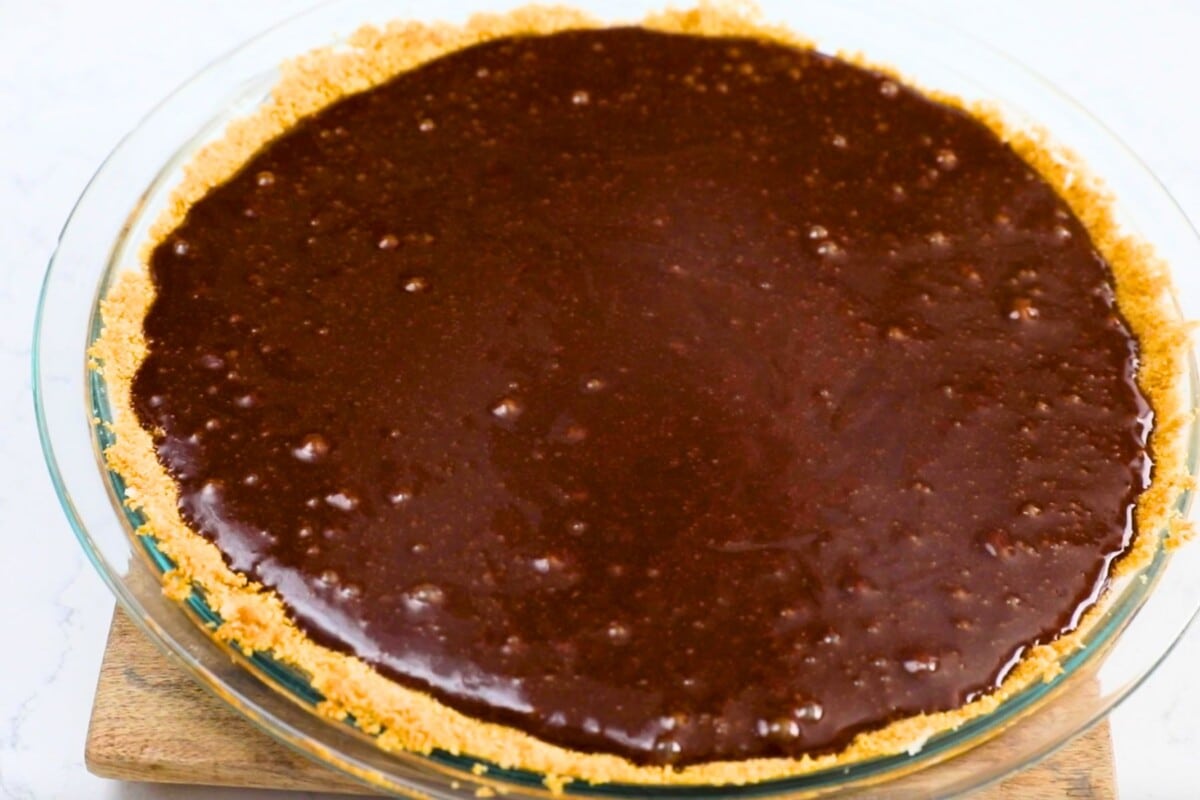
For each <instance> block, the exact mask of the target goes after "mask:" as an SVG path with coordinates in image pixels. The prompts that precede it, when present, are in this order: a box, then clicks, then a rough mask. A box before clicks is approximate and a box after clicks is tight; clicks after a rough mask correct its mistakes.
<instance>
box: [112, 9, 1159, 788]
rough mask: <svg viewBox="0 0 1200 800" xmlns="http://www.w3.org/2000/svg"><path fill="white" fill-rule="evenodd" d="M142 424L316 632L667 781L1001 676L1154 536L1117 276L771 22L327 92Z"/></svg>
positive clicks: (552, 51) (230, 207)
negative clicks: (1143, 532)
mask: <svg viewBox="0 0 1200 800" xmlns="http://www.w3.org/2000/svg"><path fill="white" fill-rule="evenodd" d="M152 274H153V280H154V283H155V285H156V287H157V297H156V299H155V301H154V304H153V306H152V308H151V310H150V313H149V315H148V316H147V318H146V319H145V332H146V336H147V340H148V343H149V354H148V356H147V357H146V359H145V361H144V362H143V364H142V366H141V369H140V371H139V372H138V374H137V377H136V380H135V383H134V404H135V408H136V411H137V414H138V416H139V418H140V420H141V423H142V424H143V425H144V426H145V427H146V428H147V429H149V430H152V431H154V432H155V441H156V446H157V453H158V457H159V459H160V460H161V462H162V463H163V465H164V466H165V467H166V468H167V470H168V471H169V473H170V475H171V476H172V477H173V478H174V480H175V481H176V482H177V483H178V486H179V488H180V492H181V500H180V504H181V511H182V512H183V516H184V518H185V519H186V520H187V521H188V522H189V524H190V525H192V526H193V527H194V528H195V529H196V530H197V531H199V532H200V533H201V534H203V535H204V536H205V537H207V538H209V539H211V540H212V541H213V542H215V543H216V544H217V545H218V546H219V548H220V549H221V551H222V552H223V553H224V554H225V555H226V558H227V560H228V562H229V565H230V566H231V567H232V568H233V569H235V570H238V571H242V572H245V573H246V574H247V575H249V576H251V577H252V578H253V579H255V580H258V581H261V582H262V583H263V584H264V585H265V586H267V587H270V588H272V589H274V590H275V591H276V592H277V593H278V594H279V596H280V597H281V598H282V599H283V601H284V602H285V603H286V605H287V607H288V608H289V609H290V611H291V614H292V615H293V617H294V619H295V621H296V623H297V624H298V625H299V626H300V627H301V629H302V630H304V631H305V632H307V633H308V634H309V635H311V636H312V637H313V638H314V639H316V640H317V641H319V642H321V643H323V644H325V645H328V646H329V647H332V648H335V649H338V650H341V651H344V652H347V653H351V654H354V655H357V656H359V657H360V658H362V659H363V660H364V661H366V662H368V663H370V664H372V665H374V666H375V667H376V668H378V669H379V670H380V671H381V672H383V673H384V674H386V675H388V676H390V677H392V678H394V679H395V680H397V681H399V682H400V683H402V684H404V685H407V686H412V687H416V688H419V689H423V690H427V691H429V692H430V693H432V694H433V695H434V696H436V697H437V698H439V699H440V700H442V701H443V702H445V703H446V704H448V705H450V706H451V707H453V708H456V709H459V710H461V711H464V712H466V713H468V714H470V715H472V716H475V717H478V718H481V719H484V720H489V721H495V722H500V723H504V724H507V725H511V726H515V727H517V728H519V729H522V730H525V731H528V732H530V733H532V734H535V735H536V736H538V737H541V738H543V739H545V740H546V741H549V742H552V743H556V744H560V745H564V746H567V747H570V748H574V749H580V750H587V751H592V752H597V751H599V752H611V753H616V754H620V755H622V756H625V757H627V758H629V759H631V760H633V761H635V762H638V763H643V764H661V763H673V764H688V763H696V762H701V761H709V760H715V759H743V758H747V757H753V756H780V755H787V756H799V755H801V754H804V753H816V752H828V751H832V750H836V749H838V748H840V747H842V746H844V745H846V744H847V743H848V742H849V741H850V739H851V738H853V736H854V735H855V734H856V733H857V732H859V731H863V730H866V729H871V728H877V727H880V726H882V725H884V724H886V723H887V722H888V721H890V720H894V719H897V718H900V717H903V716H907V715H911V714H914V713H918V712H923V711H933V710H942V709H951V708H954V707H957V706H959V705H962V704H963V703H965V702H967V701H969V700H970V699H971V698H973V697H976V696H978V695H980V694H981V693H984V692H987V691H988V690H989V689H990V688H992V687H994V686H996V684H997V682H998V681H999V680H1000V679H1001V678H1002V677H1003V675H1004V674H1005V672H1006V670H1007V669H1009V668H1011V666H1012V665H1013V663H1014V662H1015V661H1016V660H1017V659H1019V657H1020V655H1021V653H1022V652H1023V650H1024V649H1026V648H1028V647H1029V646H1030V645H1031V644H1032V643H1037V642H1046V641H1049V640H1051V639H1053V638H1054V637H1055V636H1057V635H1058V634H1060V633H1061V632H1063V631H1065V630H1069V629H1071V628H1072V626H1073V624H1074V623H1075V622H1077V621H1078V616H1079V614H1080V613H1081V611H1082V610H1083V609H1084V608H1086V606H1087V605H1088V604H1089V603H1090V602H1091V601H1092V600H1093V599H1094V598H1095V595H1096V593H1097V591H1098V590H1099V588H1101V587H1102V585H1103V583H1104V581H1105V579H1106V575H1107V568H1108V564H1109V563H1110V561H1111V560H1112V559H1113V558H1114V557H1115V556H1116V555H1117V554H1119V553H1120V552H1121V551H1122V549H1123V548H1124V547H1126V545H1127V544H1128V542H1129V538H1130V536H1131V521H1130V520H1131V510H1132V505H1133V503H1134V501H1135V499H1136V498H1137V496H1138V493H1139V492H1140V491H1141V490H1142V488H1143V486H1144V484H1145V482H1146V480H1147V475H1148V470H1149V460H1148V458H1147V454H1146V452H1145V441H1146V432H1147V428H1148V426H1149V418H1150V414H1149V408H1148V406H1147V405H1146V403H1145V401H1144V400H1143V398H1142V396H1141V394H1140V392H1139V390H1138V388H1137V386H1136V385H1135V383H1134V381H1133V374H1134V370H1135V365H1136V353H1137V347H1136V343H1135V342H1134V340H1133V338H1132V337H1131V335H1130V333H1129V330H1128V329H1127V327H1126V325H1125V323H1124V322H1123V320H1122V318H1121V316H1120V314H1119V313H1118V312H1117V310H1116V308H1115V306H1114V303H1113V294H1112V290H1111V275H1110V272H1109V269H1108V267H1107V265H1106V264H1105V262H1104V261H1103V260H1102V259H1101V257H1100V256H1099V255H1098V254H1097V252H1096V251H1095V250H1094V248H1093V245H1092V243H1091V241H1090V239H1089V236H1088V233H1087V231H1086V230H1085V229H1084V228H1083V226H1082V225H1081V224H1080V222H1079V220H1078V219H1076V218H1075V217H1074V216H1073V215H1072V214H1071V213H1070V212H1069V211H1068V209H1067V207H1066V205H1065V203H1064V202H1063V201H1062V200H1061V199H1060V198H1059V197H1058V196H1057V195H1056V194H1055V192H1054V191H1053V190H1052V188H1051V187H1050V186H1049V185H1048V184H1047V183H1045V182H1044V181H1043V180H1042V179H1041V178H1040V177H1038V176H1037V175H1036V174H1035V173H1034V172H1032V171H1031V170H1030V169H1029V168H1028V167H1027V166H1026V165H1025V164H1024V163H1023V162H1022V161H1021V160H1020V159H1019V158H1018V157H1017V156H1016V155H1015V154H1014V153H1013V152H1012V150H1011V149H1010V148H1009V147H1008V146H1006V145H1005V144H1003V143H1002V142H1001V141H1000V140H999V139H998V138H997V136H996V135H995V134H994V133H992V132H991V131H990V130H989V129H988V128H987V127H986V126H985V125H984V124H982V123H981V122H979V121H977V120H976V119H974V118H972V117H971V116H970V115H968V114H966V113H964V112H962V111H960V110H958V109H954V108H950V107H948V106H945V105H941V104H938V103H935V102H933V101H931V100H929V99H927V98H925V97H923V96H922V95H920V94H918V93H916V92H914V91H912V90H910V89H908V88H906V87H904V86H902V85H898V84H897V83H895V82H893V81H892V80H891V79H889V78H888V77H886V76H883V75H881V74H878V73H875V72H872V71H869V70H866V69H862V68H859V67H856V66H852V65H849V64H847V63H845V62H843V61H840V60H837V59H834V58H830V57H827V56H823V55H818V54H816V53H812V52H802V51H799V50H796V49H792V48H789V47H786V46H783V45H779V44H772V43H767V42H764V41H757V40H752V39H730V38H702V37H696V36H688V35H678V34H674V35H673V34H664V33H652V32H649V31H647V30H642V29H636V28H627V29H608V30H594V31H577V32H568V33H560V34H554V35H547V36H529V37H523V38H515V39H514V38H508V39H501V40H496V41H492V42H488V43H486V44H482V45H478V46H475V47H471V48H469V49H467V50H463V51H460V52H457V53H454V54H452V55H449V56H446V57H443V58H441V59H438V60H436V61H433V62H431V63H428V64H426V65H425V66H422V67H420V68H418V69H416V70H414V71H411V72H408V73H405V74H402V75H400V76H399V77H397V78H394V79H393V80H391V81H390V82H388V83H386V84H384V85H381V86H379V87H377V88H375V89H372V90H370V91H367V92H364V93H362V94H358V95H356V96H353V97H350V98H348V99H345V100H343V101H340V102H337V103H336V104H334V105H332V106H330V107H328V108H326V109H325V110H323V111H321V112H319V113H317V114H316V115H314V116H312V117H310V118H307V119H305V120H304V121H303V122H301V123H300V124H298V125H297V126H295V127H294V128H293V129H291V130H290V131H288V132H287V133H286V134H285V135H283V136H281V137H280V138H278V139H277V140H276V141H274V142H272V143H270V144H269V145H267V146H266V147H264V148H263V149H262V150H261V151H260V152H259V153H258V154H257V155H256V156H255V157H254V158H253V159H252V160H251V161H250V162H249V163H248V164H247V165H246V166H245V167H244V169H242V170H241V171H240V172H239V173H238V174H237V175H236V176H235V177H234V178H233V179H231V180H230V181H228V182H227V183H226V184H224V185H222V186H220V187H218V188H216V189H214V190H213V191H211V192H210V193H209V194H208V195H207V196H206V197H204V198H203V199H202V200H201V201H199V202H197V203H196V204H195V205H194V206H193V207H192V208H191V210H190V211H189V213H188V215H187V218H186V220H185V221H184V222H183V223H182V224H181V225H180V226H179V228H178V229H177V230H176V231H175V232H174V233H172V234H171V235H169V236H168V237H167V238H166V239H165V240H163V241H162V242H161V243H160V244H159V246H158V247H157V249H156V250H155V251H154V254H153V258H152Z"/></svg>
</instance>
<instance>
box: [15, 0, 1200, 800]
mask: <svg viewBox="0 0 1200 800" xmlns="http://www.w3.org/2000/svg"><path fill="white" fill-rule="evenodd" d="M904 2H905V3H906V4H907V5H908V6H910V7H912V8H913V9H914V10H917V11H919V12H921V13H924V14H926V15H933V16H944V17H946V18H948V19H949V20H950V21H951V22H952V23H953V24H955V25H957V26H958V27H960V28H963V29H967V30H970V31H973V32H974V33H976V34H977V35H979V36H981V37H982V38H984V39H987V40H990V41H991V42H993V43H994V44H996V45H998V46H999V47H1000V48H1001V49H1002V50H1005V51H1007V52H1009V53H1010V54H1012V55H1014V56H1016V57H1017V58H1018V59H1019V60H1022V61H1024V62H1026V63H1027V64H1029V65H1030V66H1032V67H1033V68H1034V69H1036V70H1037V71H1039V72H1041V73H1042V74H1044V75H1046V76H1047V77H1049V78H1050V79H1051V80H1052V81H1053V82H1055V83H1057V84H1058V85H1059V86H1060V87H1062V88H1063V89H1065V90H1066V91H1067V93H1069V94H1071V95H1073V96H1074V97H1075V98H1077V99H1078V100H1079V101H1081V102H1082V103H1083V105H1084V106H1086V107H1087V108H1089V109H1090V110H1091V111H1092V112H1094V113H1095V114H1096V115H1097V116H1098V117H1099V118H1100V119H1102V120H1104V121H1105V122H1106V123H1107V124H1108V125H1109V127H1111V128H1112V129H1113V130H1114V131H1115V132H1116V133H1117V134H1118V135H1119V136H1120V137H1122V138H1123V139H1124V140H1125V141H1126V142H1127V143H1128V144H1129V145H1131V146H1132V148H1133V149H1134V150H1135V151H1136V152H1137V153H1139V154H1140V155H1141V156H1142V158H1143V159H1144V160H1145V161H1146V162H1147V163H1148V164H1149V166H1150V167H1151V169H1152V170H1153V171H1154V172H1155V173H1157V174H1158V176H1159V177H1160V178H1161V179H1162V180H1163V182H1164V183H1165V184H1166V186H1167V188H1168V189H1169V190H1170V191H1171V193H1172V194H1174V195H1175V197H1176V198H1177V199H1178V200H1179V202H1180V204H1181V205H1182V206H1183V208H1184V210H1185V211H1186V212H1188V214H1189V216H1190V217H1191V218H1192V219H1193V220H1200V148H1197V146H1196V142H1197V141H1198V140H1200V103H1197V99H1198V98H1200V88H1198V83H1197V81H1198V80H1200V78H1198V77H1197V76H1200V47H1198V46H1197V38H1198V36H1200V3H1196V2H1194V0H1143V1H1142V2H1138V3H1132V2H1128V0H1106V1H1105V2H1099V0H1093V1H1090V2H1089V1H1086V0H1070V1H1068V0H1055V2H1046V0H1007V1H1006V2H1003V3H963V2H956V1H955V0H904ZM310 4H311V0H257V2H245V1H244V0H206V2H203V3H200V2H188V0H106V1H105V2H94V1H93V0H38V1H37V2H21V0H0V254H3V256H2V259H3V266H2V267H0V375H6V376H9V377H8V380H6V381H3V382H0V408H3V409H4V412H5V413H4V415H3V417H2V418H0V454H2V456H0V530H3V536H2V537H0V564H3V565H4V571H3V579H2V580H0V608H2V609H3V614H2V615H0V640H3V641H8V642H11V643H14V645H17V643H19V645H17V646H19V648H20V650H19V652H17V653H12V654H10V656H9V657H8V658H7V659H6V660H5V665H4V667H3V668H0V673H2V676H3V679H2V680H0V796H4V797H11V798H38V800H41V799H42V798H84V797H86V798H103V797H108V798H168V797H169V798H199V797H218V796H219V797H223V798H230V800H234V799H235V798H236V799H237V800H245V799H246V798H265V797H268V796H275V795H272V793H266V792H238V791H229V792H217V791H214V790H208V789H191V788H187V787H172V788H168V787H151V786H136V785H126V784H119V783H115V782H111V781H105V780H101V779H99V778H95V777H92V776H91V775H89V774H88V772H87V770H86V769H85V768H84V765H83V742H84V735H85V732H86V729H87V719H88V713H89V710H90V707H91V697H92V691H93V688H94V685H95V680H96V673H97V669H98V666H99V661H100V655H101V651H102V649H103V644H104V636H105V632H106V631H107V628H108V621H109V616H110V614H111V609H112V601H111V598H110V596H109V594H108V591H107V589H105V587H104V586H103V584H102V583H101V581H100V579H99V577H98V576H97V575H96V574H95V573H94V572H93V570H92V568H91V566H90V565H89V564H88V563H87V562H86V560H85V559H84V557H83V555H82V553H81V552H80V551H79V548H78V546H77V545H76V544H75V541H74V540H73V538H72V536H71V532H70V529H69V528H68V526H67V523H66V521H65V519H64V517H63V516H62V513H61V512H60V510H59V506H58V503H57V501H56V500H55V498H54V494H53V491H52V490H51V487H50V483H49V480H48V478H47V477H46V474H45V469H44V467H43V462H42V458H41V455H40V452H39V449H38V444H37V438H36V434H35V431H34V425H33V414H32V403H31V400H30V385H29V384H30V382H29V377H28V376H29V349H30V333H31V329H32V325H33V314H34V304H35V299H36V294H37V289H38V286H39V283H40V281H41V278H42V272H43V270H44V268H45V264H46V261H47V259H48V258H49V256H50V253H51V250H52V249H53V246H54V241H55V236H56V235H57V233H58V230H59V228H60V227H61V225H62V223H63V221H64V220H65V218H66V215H67V213H68V212H69V210H70V208H71V205H72V203H73V202H74V200H75V198H76V197H77V196H78V195H79V193H80V191H81V190H82V188H83V186H84V184H85V183H86V182H87V180H88V178H89V177H90V175H91V174H92V172H93V171H94V170H95V169H96V167H97V166H98V165H99V163H100V161H101V160H102V159H103V158H104V156H105V155H106V154H107V153H108V151H109V150H110V149H111V148H112V147H113V146H114V145H115V144H116V142H117V140H118V139H119V138H120V136H121V135H122V134H123V133H124V132H125V131H126V130H127V129H129V128H130V127H132V126H133V125H134V124H135V123H136V122H137V121H138V120H139V118H140V117H141V116H142V115H143V114H144V113H145V112H146V111H147V110H149V108H150V107H151V106H152V105H153V104H154V103H155V102H157V101H158V100H159V99H160V98H161V97H162V96H164V95H165V94H166V93H167V92H169V91H170V90H171V89H172V88H174V87H175V86H176V85H177V84H178V83H180V82H181V81H182V80H183V79H184V78H186V77H187V76H188V75H190V74H191V73H193V72H195V71H196V70H197V69H199V68H200V67H201V66H203V65H204V64H205V63H207V62H208V61H210V60H211V59H213V58H214V57H216V56H217V55H219V54H221V53H222V52H224V51H226V50H227V49H229V48H230V47H231V46H233V45H234V44H237V43H239V42H240V41H242V40H243V39H245V38H247V37H248V36H250V35H251V34H253V33H255V32H257V31H258V30H260V29H262V28H264V27H266V26H267V25H268V24H270V23H271V22H274V21H276V20H279V19H282V18H284V17H287V16H289V15H291V14H293V13H295V12H296V11H298V10H300V9H302V8H305V7H307V6H308V5H310ZM1174 266H1175V269H1176V274H1177V282H1178V283H1179V284H1180V288H1181V294H1182V296H1183V302H1184V304H1185V306H1186V307H1187V311H1188V313H1189V315H1190V316H1191V317H1192V318H1200V264H1176V265H1174ZM1198 671H1200V630H1197V629H1193V630H1192V631H1191V633H1190V635H1189V636H1187V637H1186V638H1185V640H1184V641H1183V642H1182V643H1181V645H1180V646H1179V647H1178V648H1177V649H1176V651H1175V653H1174V655H1172V656H1171V657H1170V659H1169V660H1168V661H1167V662H1166V664H1165V665H1164V666H1163V667H1162V668H1161V669H1160V670H1159V671H1158V672H1157V673H1156V674H1155V675H1154V676H1153V677H1152V678H1151V679H1150V680H1149V681H1148V682H1147V683H1146V685H1145V686H1143V687H1142V688H1141V689H1140V690H1139V691H1138V692H1137V693H1136V694H1135V695H1134V696H1133V698H1132V699H1131V700H1129V701H1128V702H1127V703H1126V704H1125V705H1124V706H1123V707H1121V708H1120V709H1119V710H1118V711H1117V712H1116V713H1115V714H1114V715H1113V732H1114V738H1115V745H1116V754H1117V775H1118V780H1119V783H1120V789H1121V795H1122V797H1124V798H1132V799H1136V800H1142V798H1147V799H1148V798H1185V797H1197V796H1200V692H1196V691H1195V690H1194V688H1193V686H1194V684H1193V680H1194V678H1195V675H1196V673H1197V672H1198Z"/></svg>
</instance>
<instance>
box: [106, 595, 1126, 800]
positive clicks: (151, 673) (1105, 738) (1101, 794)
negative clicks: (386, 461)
mask: <svg viewBox="0 0 1200 800" xmlns="http://www.w3.org/2000/svg"><path fill="white" fill-rule="evenodd" d="M135 712H136V713H135ZM85 758H86V761H87V765H88V769H89V770H91V771H92V772H93V773H95V774H96V775H99V776H101V777H105V778H116V779H119V780H128V781H150V782H156V783H191V784H201V785H205V786H240V787H253V788H269V789H291V790H306V791H324V792H337V793H345V794H360V795H361V794H369V791H367V790H365V789H363V787H361V786H359V785H358V784H356V783H354V782H353V781H351V780H349V779H348V778H344V777H342V776H340V775H337V774H334V773H332V772H330V771H328V770H327V769H325V768H324V767H322V766H320V765H318V764H316V763H315V762H312V761H310V760H308V759H307V758H305V757H304V756H301V755H298V754H296V753H293V752H292V751H291V750H289V749H287V748H286V747H285V746H284V745H282V744H279V743H278V742H276V741H275V740H274V739H271V738H270V737H269V736H267V735H266V734H264V733H260V732H259V731H258V730H256V729H254V728H252V727H251V726H250V725H249V723H247V722H246V721H245V720H243V719H242V718H241V717H240V716H239V715H238V714H237V713H236V712H234V711H233V710H231V709H229V708H227V707H226V706H225V705H223V704H222V703H221V702H220V701H219V700H217V699H216V698H215V697H213V696H212V695H210V694H209V693H208V692H207V691H206V690H204V689H203V688H202V687H200V686H199V685H198V684H196V683H195V681H193V680H192V679H191V678H190V677H189V676H188V675H186V674H185V673H184V672H182V671H181V670H180V669H178V668H177V667H175V666H174V665H172V664H171V663H169V662H168V661H167V660H166V659H165V658H164V657H163V656H162V654H161V653H159V652H158V650H156V649H155V648H154V646H153V645H152V644H151V643H150V642H148V641H146V639H145V638H144V637H143V636H142V634H141V633H140V632H139V631H138V630H137V628H136V627H135V626H134V625H133V623H132V622H130V621H129V619H128V618H127V617H126V616H125V615H124V614H123V613H121V612H120V611H117V612H116V613H115V614H114V615H113V622H112V628H111V630H110V631H109V635H108V645H107V648H106V650H105V653H104V661H103V663H102V664H101V667H100V679H99V683H98V684H97V686H96V700H95V705H94V706H93V708H92V720H91V725H90V726H89V728H88V736H87V744H86V750H85ZM1116 796H1117V795H1116V780H1115V775H1114V772H1113V759H1112V740H1111V738H1110V736H1109V731H1108V724H1107V723H1102V724H1100V725H1097V726H1096V727H1095V728H1093V729H1092V730H1091V731H1089V732H1088V733H1087V734H1085V735H1084V736H1081V737H1079V738H1078V739H1077V740H1075V741H1074V742H1073V743H1071V744H1070V745H1068V746H1067V747H1065V748H1063V749H1062V750H1061V751H1059V752H1058V753H1057V754H1056V755H1055V756H1053V757H1052V758H1050V759H1047V760H1046V761H1044V762H1042V763H1041V764H1040V765H1039V766H1038V767H1036V768H1035V769H1031V770H1027V771H1026V772H1024V773H1021V774H1020V775H1016V776H1014V777H1012V778H1010V779H1009V780H1007V781H1005V782H1004V783H1002V784H999V785H997V786H994V787H992V788H990V789H986V790H984V791H983V792H980V793H978V794H977V795H976V796H975V800H1051V799H1053V800H1059V799H1060V798H1070V799H1071V800H1111V799H1112V798H1116Z"/></svg>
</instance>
